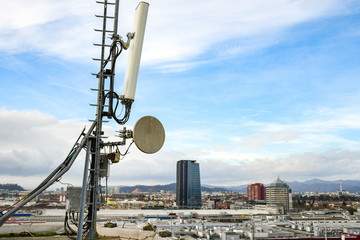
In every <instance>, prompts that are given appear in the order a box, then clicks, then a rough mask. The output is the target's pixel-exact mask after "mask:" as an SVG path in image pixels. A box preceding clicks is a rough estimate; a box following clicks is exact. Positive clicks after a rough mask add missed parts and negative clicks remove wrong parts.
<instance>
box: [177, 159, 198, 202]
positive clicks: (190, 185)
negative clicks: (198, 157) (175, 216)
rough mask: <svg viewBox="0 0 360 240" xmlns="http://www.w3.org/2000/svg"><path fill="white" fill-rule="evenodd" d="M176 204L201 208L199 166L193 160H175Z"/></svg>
mask: <svg viewBox="0 0 360 240" xmlns="http://www.w3.org/2000/svg"><path fill="white" fill-rule="evenodd" d="M176 205H177V206H178V207H179V208H187V209H200V208H201V205H202V202H201V184H200V168H199V163H197V162H196V161H194V160H180V161H178V162H177V166H176Z"/></svg>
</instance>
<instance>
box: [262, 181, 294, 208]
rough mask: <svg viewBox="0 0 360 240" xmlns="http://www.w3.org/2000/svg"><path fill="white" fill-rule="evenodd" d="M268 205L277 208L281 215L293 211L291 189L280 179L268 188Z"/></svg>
mask: <svg viewBox="0 0 360 240" xmlns="http://www.w3.org/2000/svg"><path fill="white" fill-rule="evenodd" d="M266 205H268V206H273V207H277V208H278V213H281V214H286V213H287V212H288V211H289V210H291V209H292V194H291V189H290V188H289V186H288V185H287V184H286V183H284V182H283V181H281V180H280V178H279V177H278V178H277V179H276V180H275V181H274V182H273V183H271V184H270V186H269V187H267V188H266Z"/></svg>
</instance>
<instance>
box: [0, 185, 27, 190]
mask: <svg viewBox="0 0 360 240" xmlns="http://www.w3.org/2000/svg"><path fill="white" fill-rule="evenodd" d="M0 190H2V191H4V190H5V191H25V189H24V188H22V187H21V186H19V185H17V184H12V183H6V184H1V183H0Z"/></svg>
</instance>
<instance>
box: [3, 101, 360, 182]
mask: <svg viewBox="0 0 360 240" xmlns="http://www.w3.org/2000/svg"><path fill="white" fill-rule="evenodd" d="M0 124H1V126H2V129H3V131H1V133H0V164H1V166H3V167H2V168H1V169H0V175H1V178H0V181H1V182H2V183H5V182H12V183H18V184H20V185H23V186H24V187H28V188H29V187H34V186H36V185H37V184H38V183H40V182H41V181H42V180H43V179H44V178H45V177H46V176H47V175H48V174H49V173H50V172H51V171H52V170H54V169H55V167H56V166H58V165H59V164H60V163H61V162H62V161H63V160H64V158H65V156H66V155H67V153H68V151H69V150H70V148H71V146H72V145H73V144H74V141H75V140H76V139H77V137H78V135H79V134H80V132H81V130H82V128H83V126H84V123H82V122H78V121H74V120H67V121H60V120H57V119H56V118H54V117H52V116H50V115H47V114H43V113H41V112H38V111H24V112H20V111H8V110H6V109H4V108H2V109H1V110H0ZM104 130H105V132H106V135H109V136H112V135H113V131H114V130H113V129H112V128H111V127H108V126H105V128H104ZM177 137H179V136H177V135H174V134H173V135H172V136H170V137H169V138H174V139H176V138H177ZM180 137H181V136H180ZM289 137H290V139H292V137H293V135H291V134H290V135H287V134H284V135H281V134H280V138H278V137H276V138H277V139H280V140H288V139H289ZM180 139H182V138H180ZM109 140H111V139H109ZM172 141H174V142H176V140H172ZM125 148H126V147H124V148H121V151H123V152H124V151H125ZM171 149H172V150H171ZM174 149H175V148H164V149H162V150H160V151H159V152H158V153H156V154H152V155H147V154H144V153H142V152H140V151H139V150H138V149H137V148H136V147H135V145H133V146H132V147H131V148H130V151H129V152H130V153H129V154H128V155H126V157H125V158H124V159H123V160H122V161H120V163H118V164H114V165H112V166H111V169H110V178H109V185H127V184H128V185H135V184H167V183H171V182H175V176H176V162H177V161H178V160H181V159H195V160H197V161H198V162H199V163H200V169H201V178H202V182H203V183H204V184H217V185H219V184H221V185H237V184H245V183H249V182H252V181H262V182H264V183H267V182H271V181H273V180H274V179H275V178H276V177H277V175H278V174H279V175H280V176H281V177H282V178H283V179H286V180H288V181H290V180H299V179H309V178H313V177H319V178H324V179H339V178H340V177H341V178H348V179H357V178H359V177H360V175H359V174H358V173H357V172H356V169H358V168H359V167H360V151H354V150H340V149H332V150H327V151H324V152H320V151H309V152H305V153H297V154H290V155H286V156H283V157H277V156H273V155H271V153H270V154H268V155H267V154H264V153H257V152H242V150H241V148H234V147H229V146H224V145H211V146H209V147H199V148H192V149H187V150H186V151H183V149H182V148H181V147H179V148H178V150H179V151H175V150H174ZM83 159H84V154H82V155H81V156H79V157H78V159H77V160H76V161H75V163H74V165H73V167H72V168H71V170H70V171H69V172H68V173H66V174H65V175H64V176H63V178H62V181H63V182H67V183H71V184H74V185H79V184H80V183H81V181H82V174H83ZM334 166H336V167H334ZM58 186H59V185H57V187H58Z"/></svg>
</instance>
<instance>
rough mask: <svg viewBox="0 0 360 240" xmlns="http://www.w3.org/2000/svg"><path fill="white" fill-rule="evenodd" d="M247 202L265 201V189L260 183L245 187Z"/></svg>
mask: <svg viewBox="0 0 360 240" xmlns="http://www.w3.org/2000/svg"><path fill="white" fill-rule="evenodd" d="M247 194H248V200H249V201H251V200H265V187H264V184H262V183H254V184H251V185H249V186H248V187H247Z"/></svg>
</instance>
